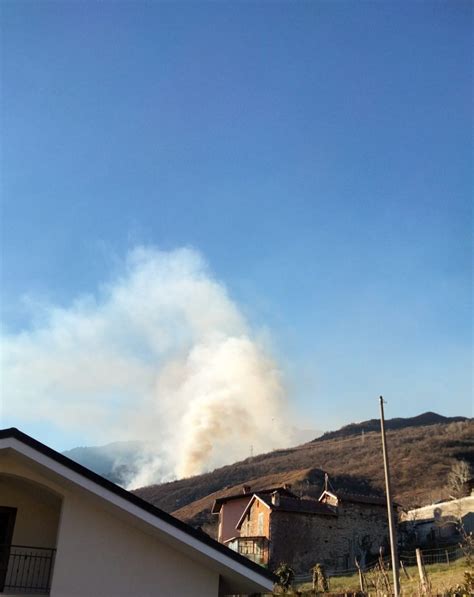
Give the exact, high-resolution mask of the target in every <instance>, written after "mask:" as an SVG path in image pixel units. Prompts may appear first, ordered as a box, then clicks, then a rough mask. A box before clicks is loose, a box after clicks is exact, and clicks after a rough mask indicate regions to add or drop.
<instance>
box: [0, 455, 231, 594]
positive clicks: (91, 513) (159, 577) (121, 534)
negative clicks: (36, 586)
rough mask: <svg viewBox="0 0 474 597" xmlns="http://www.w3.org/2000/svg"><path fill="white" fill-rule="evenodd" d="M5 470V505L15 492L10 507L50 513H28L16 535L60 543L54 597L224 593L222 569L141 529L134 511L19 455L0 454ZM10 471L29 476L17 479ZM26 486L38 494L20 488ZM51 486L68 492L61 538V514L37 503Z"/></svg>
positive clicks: (0, 470)
mask: <svg viewBox="0 0 474 597" xmlns="http://www.w3.org/2000/svg"><path fill="white" fill-rule="evenodd" d="M0 473H2V480H3V481H4V485H3V486H2V490H3V491H2V494H1V495H2V500H1V501H2V504H3V501H4V500H3V496H8V499H7V502H6V503H5V504H4V505H6V506H12V507H18V506H19V507H20V508H21V509H23V508H24V509H25V510H27V509H29V508H30V507H31V508H32V510H31V512H32V513H33V512H36V514H39V513H40V512H43V513H47V514H46V519H45V520H44V521H43V522H41V521H39V520H36V516H31V515H28V516H27V517H26V518H25V519H24V520H25V522H26V521H29V522H28V525H22V526H21V527H19V530H18V534H17V535H14V538H15V541H16V540H22V541H23V540H25V541H27V542H30V543H31V542H32V543H33V544H35V545H41V544H42V543H43V542H45V541H52V542H53V544H54V543H56V546H57V554H56V561H55V565H54V571H53V581H52V586H51V597H84V595H87V596H88V597H120V596H122V595H123V596H125V595H126V596H135V595H140V597H147V596H151V595H153V596H156V595H160V596H162V597H167V596H169V597H176V596H178V595H179V596H182V597H187V596H189V597H204V596H206V597H208V596H212V595H214V596H217V595H218V590H219V574H218V572H217V571H215V570H211V569H210V568H209V567H207V566H205V565H204V564H201V563H198V562H196V561H194V560H193V559H191V558H189V557H187V556H186V555H185V554H183V553H180V552H179V551H177V550H175V549H173V548H172V547H170V546H169V545H167V544H165V543H163V542H161V541H160V540H159V539H158V538H157V537H156V536H152V535H151V534H148V533H147V532H145V531H144V530H142V529H141V528H138V527H136V526H134V524H132V522H133V517H130V522H127V521H128V518H127V515H123V516H122V517H118V516H117V515H116V513H115V512H114V511H113V510H111V511H109V508H108V505H107V502H104V501H103V500H101V499H100V498H98V497H96V496H93V495H91V494H89V493H88V492H86V491H85V490H82V489H80V488H76V487H75V486H74V485H73V484H71V483H66V484H64V483H62V482H61V479H58V477H57V476H56V475H55V474H53V473H50V472H49V471H47V470H44V471H43V470H40V469H39V468H36V467H31V466H30V465H29V464H28V463H26V462H24V461H23V460H22V459H21V458H15V457H14V456H12V455H8V454H0ZM11 475H14V476H16V477H20V478H21V479H23V481H17V482H15V480H14V479H13V477H12V476H11ZM29 482H30V483H29ZM31 482H33V483H37V484H38V485H36V486H35V485H34V484H31ZM19 483H20V484H21V483H24V484H26V485H24V486H25V487H28V486H29V488H30V490H31V491H30V490H28V492H27V493H25V492H24V491H20V490H19V489H18V484H19ZM45 488H47V489H49V490H50V491H52V492H54V493H56V494H59V495H62V507H61V514H60V520H59V529H58V534H57V541H54V539H55V535H54V532H53V526H54V524H53V523H54V520H56V519H55V516H56V514H54V512H52V511H51V509H49V510H48V508H47V507H46V504H45V503H44V500H40V499H38V501H37V502H36V498H37V497H39V495H40V494H42V495H45ZM5 499H6V498H5ZM16 499H18V500H19V501H18V502H15V500H16ZM35 502H36V503H35ZM16 504H18V505H16ZM56 504H57V500H56ZM47 520H48V521H49V522H46V521H47ZM35 525H36V526H35ZM15 532H16V529H15Z"/></svg>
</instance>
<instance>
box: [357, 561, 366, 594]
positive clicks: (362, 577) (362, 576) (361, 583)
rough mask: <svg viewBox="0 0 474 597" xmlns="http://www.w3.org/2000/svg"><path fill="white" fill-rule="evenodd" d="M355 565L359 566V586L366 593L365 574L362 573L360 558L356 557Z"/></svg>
mask: <svg viewBox="0 0 474 597" xmlns="http://www.w3.org/2000/svg"><path fill="white" fill-rule="evenodd" d="M355 565H356V568H357V571H358V573H359V586H360V592H361V593H364V594H365V582H364V575H363V574H362V570H361V569H360V564H359V560H358V559H357V558H356V559H355Z"/></svg>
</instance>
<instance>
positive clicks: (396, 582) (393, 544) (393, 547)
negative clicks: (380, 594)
mask: <svg viewBox="0 0 474 597" xmlns="http://www.w3.org/2000/svg"><path fill="white" fill-rule="evenodd" d="M380 431H381V432H382V449H383V465H384V470H385V491H386V494H387V512H388V531H389V534H390V552H391V554H392V571H393V593H394V595H395V597H399V595H400V577H399V574H398V549H397V531H396V529H395V520H394V516H393V505H392V490H391V487H390V469H389V466H388V452H387V441H386V439H385V419H384V413H383V397H382V396H380Z"/></svg>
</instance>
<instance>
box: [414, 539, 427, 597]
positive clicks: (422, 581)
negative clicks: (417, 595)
mask: <svg viewBox="0 0 474 597" xmlns="http://www.w3.org/2000/svg"><path fill="white" fill-rule="evenodd" d="M416 563H417V566H418V574H419V575H420V584H421V592H422V594H423V595H427V594H428V580H427V578H426V572H425V567H424V566H423V560H422V557H421V550H420V548H419V547H417V548H416Z"/></svg>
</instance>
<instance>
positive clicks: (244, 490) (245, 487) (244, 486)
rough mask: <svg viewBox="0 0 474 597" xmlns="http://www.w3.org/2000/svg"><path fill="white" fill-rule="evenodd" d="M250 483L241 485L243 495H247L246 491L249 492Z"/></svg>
mask: <svg viewBox="0 0 474 597" xmlns="http://www.w3.org/2000/svg"><path fill="white" fill-rule="evenodd" d="M250 489H251V487H250V485H243V486H242V491H243V492H244V494H245V495H247V493H250Z"/></svg>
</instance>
